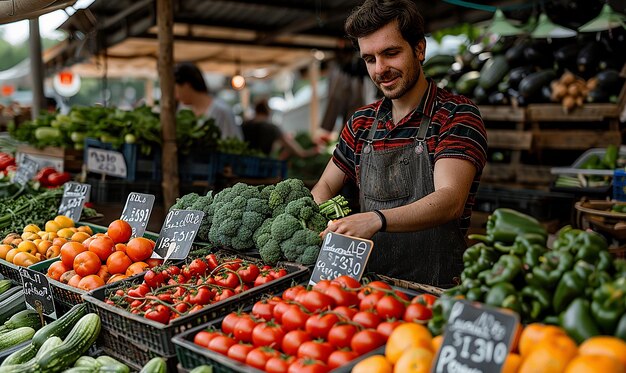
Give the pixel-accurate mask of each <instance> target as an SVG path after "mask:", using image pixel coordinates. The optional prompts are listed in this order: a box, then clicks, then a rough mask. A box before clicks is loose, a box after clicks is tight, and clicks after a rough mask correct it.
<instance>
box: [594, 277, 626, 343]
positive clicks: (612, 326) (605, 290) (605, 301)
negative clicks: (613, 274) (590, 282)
mask: <svg viewBox="0 0 626 373" xmlns="http://www.w3.org/2000/svg"><path fill="white" fill-rule="evenodd" d="M624 295H626V281H625V279H624V278H620V279H618V280H616V281H615V282H609V283H606V284H603V285H602V286H600V287H599V288H597V289H596V290H595V291H594V292H593V302H591V315H592V316H593V318H594V319H595V321H596V324H597V325H598V326H599V327H600V330H602V332H603V333H605V334H611V333H614V332H615V330H616V327H617V324H618V322H619V321H620V318H621V317H622V315H623V314H624V313H625V312H626V303H625V302H624Z"/></svg>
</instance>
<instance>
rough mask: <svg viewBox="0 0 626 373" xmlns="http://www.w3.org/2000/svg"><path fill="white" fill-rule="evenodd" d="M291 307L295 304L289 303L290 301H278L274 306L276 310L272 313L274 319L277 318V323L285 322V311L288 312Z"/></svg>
mask: <svg viewBox="0 0 626 373" xmlns="http://www.w3.org/2000/svg"><path fill="white" fill-rule="evenodd" d="M291 307H293V304H289V303H277V304H276V305H275V306H274V311H273V312H272V314H273V315H274V320H276V322H277V323H279V324H282V323H283V315H284V314H285V312H287V310H289V309H290V308H291Z"/></svg>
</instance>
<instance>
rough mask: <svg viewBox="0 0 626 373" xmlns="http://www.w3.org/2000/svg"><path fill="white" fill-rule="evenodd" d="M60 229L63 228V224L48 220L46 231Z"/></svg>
mask: <svg viewBox="0 0 626 373" xmlns="http://www.w3.org/2000/svg"><path fill="white" fill-rule="evenodd" d="M59 229H61V226H60V225H59V224H57V223H56V222H55V221H54V220H48V221H47V222H46V225H45V228H44V230H45V231H46V232H58V231H59Z"/></svg>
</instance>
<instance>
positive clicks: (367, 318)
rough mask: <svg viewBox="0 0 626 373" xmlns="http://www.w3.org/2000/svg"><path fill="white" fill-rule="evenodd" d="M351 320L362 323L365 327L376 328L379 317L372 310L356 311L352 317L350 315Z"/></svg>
mask: <svg viewBox="0 0 626 373" xmlns="http://www.w3.org/2000/svg"><path fill="white" fill-rule="evenodd" d="M352 321H354V322H355V323H358V324H361V325H363V327H365V328H372V329H376V327H377V326H378V324H380V321H381V320H380V317H379V316H378V315H377V314H375V313H373V312H369V311H361V312H357V313H356V314H355V315H354V317H352Z"/></svg>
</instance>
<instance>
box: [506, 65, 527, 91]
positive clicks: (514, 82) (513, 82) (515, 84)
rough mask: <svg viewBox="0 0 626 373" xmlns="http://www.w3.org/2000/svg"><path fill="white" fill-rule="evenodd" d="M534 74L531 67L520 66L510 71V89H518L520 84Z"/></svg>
mask: <svg viewBox="0 0 626 373" xmlns="http://www.w3.org/2000/svg"><path fill="white" fill-rule="evenodd" d="M532 73H533V69H532V68H531V67H529V66H520V67H516V68H514V69H511V71H509V80H508V81H509V88H513V89H518V88H519V83H520V82H521V81H522V79H524V78H525V77H527V76H528V75H530V74H532Z"/></svg>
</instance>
